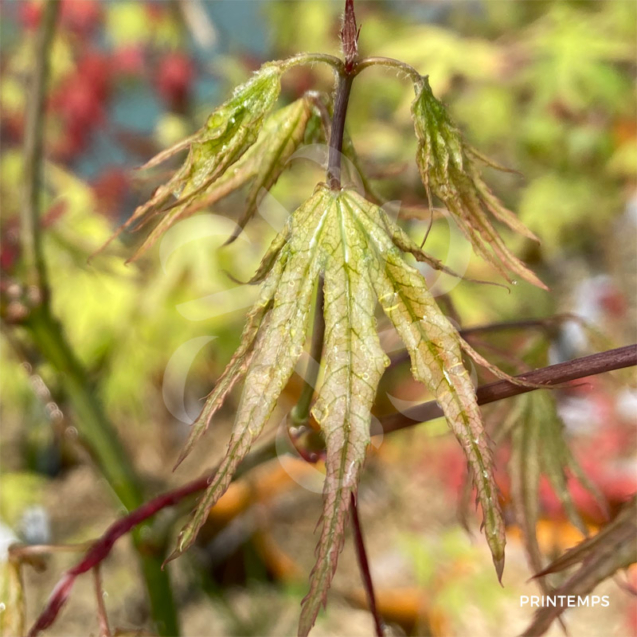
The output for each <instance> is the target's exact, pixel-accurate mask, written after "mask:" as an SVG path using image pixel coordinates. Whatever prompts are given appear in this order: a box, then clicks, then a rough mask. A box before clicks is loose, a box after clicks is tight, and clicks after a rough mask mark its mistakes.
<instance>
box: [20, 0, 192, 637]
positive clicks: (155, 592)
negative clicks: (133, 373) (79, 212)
mask: <svg viewBox="0 0 637 637" xmlns="http://www.w3.org/2000/svg"><path fill="white" fill-rule="evenodd" d="M59 12H60V1H59V0H47V2H46V4H45V6H44V12H43V16H42V20H41V22H40V26H39V28H38V33H37V35H36V40H35V52H34V60H35V61H34V67H33V74H32V77H31V84H30V87H29V88H30V90H29V100H28V101H27V112H26V116H25V135H24V137H25V140H24V173H23V179H24V181H23V184H22V185H23V206H22V211H21V232H20V236H21V241H22V260H23V265H24V269H25V279H26V283H27V286H28V298H29V299H30V304H31V305H32V308H31V312H30V314H29V316H28V318H27V319H26V320H25V322H24V326H25V328H26V329H27V330H28V332H29V334H30V336H31V339H32V341H33V343H34V345H35V346H36V348H37V349H38V351H39V353H40V355H41V356H42V357H43V358H44V359H45V360H47V361H48V362H49V363H50V364H51V366H52V367H53V368H54V369H55V371H56V372H57V374H58V376H59V378H60V382H61V383H62V386H63V388H64V390H65V392H66V394H67V396H68V397H69V399H70V402H71V404H72V405H73V409H74V411H75V422H76V423H77V429H78V433H79V435H80V436H81V438H82V440H83V442H84V443H85V444H86V447H87V448H88V449H89V451H90V453H91V454H92V455H93V457H94V458H95V460H96V463H97V465H98V466H99V468H100V470H101V471H102V473H103V475H104V477H105V478H106V480H107V481H108V483H109V484H110V485H111V487H112V489H113V491H114V492H115V494H116V495H117V497H118V498H119V500H120V501H121V502H122V504H123V505H124V506H125V507H126V508H127V509H128V510H133V509H136V508H138V507H139V506H140V505H141V504H143V501H144V497H143V492H142V488H141V485H140V483H139V481H138V478H137V476H136V475H135V472H134V470H133V467H132V465H131V463H130V460H129V458H128V456H127V454H126V451H125V450H124V447H123V446H122V445H121V443H120V441H119V438H118V436H117V431H116V429H115V428H114V427H113V425H112V424H111V423H110V421H109V420H108V418H107V417H106V415H105V412H104V409H103V407H102V406H101V405H100V404H99V401H98V400H97V398H96V396H95V393H94V391H93V388H92V387H90V385H89V383H88V376H87V373H86V370H85V369H84V368H83V366H82V364H81V362H80V361H79V360H78V358H77V357H76V355H75V353H74V352H73V350H72V348H71V346H70V345H69V343H68V342H67V340H66V338H65V336H64V331H63V328H62V325H61V324H60V322H59V321H58V320H57V319H56V318H55V316H54V315H53V313H52V311H51V309H50V308H51V304H50V299H51V290H50V288H49V281H48V276H47V268H46V261H45V257H44V249H43V235H42V224H41V193H42V182H43V155H44V130H45V115H46V111H45V102H46V94H47V86H48V80H49V71H50V64H51V55H52V47H53V41H54V38H55V28H56V24H57V18H58V15H59ZM149 531H150V529H144V528H142V527H140V528H138V529H135V531H134V533H133V542H134V544H135V547H136V549H137V552H138V554H139V559H140V562H141V569H142V573H143V576H144V580H145V582H146V588H147V590H148V596H149V602H150V608H151V616H152V618H153V620H154V622H155V624H156V627H157V630H158V631H159V634H160V635H162V636H166V637H175V636H176V635H178V634H179V626H178V620H177V613H176V608H175V603H174V600H173V595H172V589H171V587H170V580H169V577H168V573H167V572H163V571H162V570H161V564H162V562H163V557H164V550H163V549H164V547H163V546H162V542H161V541H158V542H156V543H155V546H151V545H150V542H149V540H148V536H149Z"/></svg>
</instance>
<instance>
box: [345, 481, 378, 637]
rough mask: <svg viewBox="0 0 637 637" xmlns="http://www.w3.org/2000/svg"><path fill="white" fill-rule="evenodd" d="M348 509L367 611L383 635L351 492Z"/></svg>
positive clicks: (353, 496)
mask: <svg viewBox="0 0 637 637" xmlns="http://www.w3.org/2000/svg"><path fill="white" fill-rule="evenodd" d="M350 511H351V512H352V523H353V527H354V545H355V546H356V557H357V558H358V567H359V569H360V572H361V577H362V579H363V585H364V587H365V594H366V595H367V605H368V606H369V612H370V613H371V614H372V617H373V618H374V628H375V629H376V637H383V635H384V634H385V633H384V631H383V620H382V619H381V617H380V615H379V614H378V607H377V605H376V594H375V593H374V582H373V581H372V573H371V571H370V569H369V560H368V559H367V551H366V549H365V540H364V538H363V529H362V527H361V521H360V518H359V517H358V504H357V502H356V496H355V495H354V494H353V493H352V494H351V502H350Z"/></svg>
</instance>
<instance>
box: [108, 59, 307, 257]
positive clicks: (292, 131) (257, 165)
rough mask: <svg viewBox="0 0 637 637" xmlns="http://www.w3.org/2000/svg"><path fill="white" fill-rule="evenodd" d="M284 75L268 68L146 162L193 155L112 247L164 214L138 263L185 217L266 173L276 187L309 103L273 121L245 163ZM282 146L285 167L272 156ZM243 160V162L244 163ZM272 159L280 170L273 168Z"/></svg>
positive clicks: (277, 66)
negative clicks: (194, 130)
mask: <svg viewBox="0 0 637 637" xmlns="http://www.w3.org/2000/svg"><path fill="white" fill-rule="evenodd" d="M283 70H284V69H283V67H282V65H281V64H280V63H268V64H264V65H263V66H262V67H261V69H259V71H257V72H256V73H255V74H254V75H253V76H252V78H250V80H249V81H248V82H246V83H245V84H242V85H241V86H238V87H237V88H236V89H235V91H234V94H233V96H232V97H231V98H230V99H229V100H228V101H227V102H225V103H224V104H222V105H221V106H219V108H217V109H216V110H215V111H214V112H213V113H212V114H211V115H210V116H209V117H208V120H207V122H206V124H205V125H204V126H203V128H201V129H200V130H199V131H198V132H197V133H195V134H194V135H192V136H191V137H189V138H187V139H186V140H184V141H182V142H180V143H179V144H176V145H175V146H173V147H171V148H169V149H167V150H165V151H162V152H161V153H159V154H158V155H156V156H155V157H153V158H152V159H151V160H150V161H149V162H148V163H146V164H145V165H144V166H143V167H142V168H152V167H154V166H156V165H158V164H160V163H162V162H163V161H165V160H166V159H169V158H170V157H172V156H173V155H176V154H177V153H179V152H181V151H183V150H186V149H188V156H187V157H186V161H185V162H184V164H183V165H182V166H181V168H180V169H179V170H177V172H176V173H175V174H174V175H173V176H172V178H171V179H170V180H169V181H168V182H167V183H166V184H164V185H162V186H160V187H159V188H157V190H156V191H155V192H154V194H153V196H152V197H151V198H150V199H149V200H148V201H147V202H146V203H144V204H143V205H141V206H139V207H138V208H137V209H136V210H135V212H134V213H133V215H132V216H131V218H130V219H128V221H126V223H125V224H123V225H122V226H121V227H120V228H119V229H118V230H117V232H116V233H115V234H114V235H113V237H111V239H110V240H109V242H110V241H112V240H113V239H114V238H115V237H117V236H118V235H119V234H120V233H121V232H122V231H123V230H125V229H127V228H129V227H131V226H133V225H134V224H139V225H142V224H145V223H147V222H148V221H149V220H150V219H151V218H152V217H154V216H156V215H157V214H160V213H163V215H164V216H163V219H162V220H161V222H160V224H159V226H158V228H156V229H155V230H154V231H153V233H152V234H151V235H150V237H148V238H147V240H146V241H145V242H144V243H143V245H142V246H141V247H140V248H139V250H138V251H137V253H136V254H135V255H134V256H133V258H132V259H131V260H133V259H135V258H137V257H138V256H140V255H141V254H142V253H143V252H144V251H145V250H146V249H148V247H150V246H151V245H152V244H153V243H154V242H155V241H156V239H157V238H158V237H159V236H160V235H161V233H162V232H164V231H165V230H167V229H168V228H169V227H170V226H171V225H172V224H173V223H175V222H176V221H177V220H178V219H179V218H181V217H183V216H185V215H186V214H191V213H192V212H195V211H196V210H200V209H201V208H202V207H204V206H208V205H211V204H213V203H215V202H216V201H218V200H219V199H221V198H223V197H225V196H226V195H228V194H229V193H230V192H232V191H233V190H236V189H237V188H239V187H241V186H242V185H243V184H245V183H246V182H247V181H249V180H251V179H254V178H255V177H257V178H258V176H259V175H260V174H261V173H262V171H263V170H266V171H267V172H266V176H265V178H262V180H261V181H262V182H263V184H264V185H266V187H268V186H271V185H272V184H273V183H274V182H275V181H276V179H277V177H278V174H279V173H280V171H281V170H282V167H281V164H285V160H286V159H287V157H288V156H289V154H291V153H290V148H292V152H293V151H294V147H295V146H294V144H295V143H298V141H299V140H300V139H302V136H303V131H304V127H305V125H306V124H307V121H308V118H309V114H310V110H311V109H310V105H309V101H308V100H307V99H301V100H299V101H298V102H296V103H295V104H292V105H290V106H288V107H287V109H283V110H282V111H279V112H278V113H277V114H276V115H275V116H274V117H272V118H270V120H269V126H268V127H267V129H266V130H265V131H264V132H265V137H264V139H262V140H261V141H262V143H261V144H259V145H258V150H257V151H256V152H254V153H252V155H251V156H249V157H247V158H244V157H245V155H244V154H245V153H246V151H248V150H249V149H251V147H254V145H255V143H256V142H257V139H258V138H259V133H260V132H261V130H262V128H266V127H265V126H264V119H265V117H266V115H267V113H268V112H269V111H270V110H271V109H272V107H273V106H274V104H275V102H276V100H277V98H278V96H279V92H280V90H281V75H282V73H283ZM288 120H289V121H288ZM297 129H298V130H297ZM299 131H300V132H299ZM281 138H282V139H283V143H282V144H281V143H280V139H281ZM295 140H296V141H295ZM277 144H279V145H280V146H282V147H281V149H280V153H279V154H280V157H281V159H282V161H281V162H279V163H277V159H278V157H277V151H274V155H275V156H274V157H272V149H273V148H274V147H276V146H277ZM268 153H269V156H268ZM242 158H243V161H242V162H241V163H239V162H240V161H241V159H242ZM272 159H274V165H270V166H267V164H268V161H270V162H272ZM231 166H234V169H233V170H229V168H230V167H231ZM277 171H278V172H277ZM257 180H258V179H257Z"/></svg>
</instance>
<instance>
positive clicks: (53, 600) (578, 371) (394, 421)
mask: <svg viewBox="0 0 637 637" xmlns="http://www.w3.org/2000/svg"><path fill="white" fill-rule="evenodd" d="M634 365H637V345H628V346H626V347H620V348H618V349H613V350H609V351H607V352H602V353H600V354H593V355H592V356H585V357H583V358H577V359H575V360H572V361H568V362H566V363H558V364H557V365H550V366H548V367H543V368H542V369H536V370H534V371H532V372H527V373H525V374H521V375H520V376H517V378H521V379H524V380H527V381H529V382H531V383H534V384H541V385H546V387H547V388H549V387H551V386H554V385H561V384H562V383H566V382H569V381H572V380H577V379H580V378H585V377H587V376H593V375H596V374H602V373H605V372H610V371H613V370H617V369H623V368H625V367H631V366H634ZM535 389H536V388H534V387H526V386H520V385H514V384H513V383H510V382H508V381H497V382H495V383H490V384H488V385H483V386H481V387H478V389H477V397H478V404H480V405H486V404H488V403H492V402H495V401H497V400H503V399H505V398H510V397H512V396H516V395H518V394H524V393H526V392H530V391H534V390H535ZM440 416H442V411H441V410H440V407H439V406H438V405H437V403H436V402H434V401H431V402H428V403H424V404H422V405H418V406H416V407H412V408H411V409H408V410H406V411H405V412H404V413H398V414H392V415H390V416H385V417H384V418H382V419H381V424H382V426H383V433H385V434H386V433H390V432H392V431H399V430H400V429H406V428H407V427H413V426H414V425H416V424H418V423H421V422H426V421H428V420H433V419H434V418H439V417H440ZM273 457H276V447H275V444H274V443H272V444H270V445H266V446H265V447H263V448H261V449H260V450H258V451H255V452H253V453H251V454H250V455H249V456H248V457H247V458H246V459H245V460H244V462H243V463H242V465H241V467H240V470H239V471H238V472H237V475H236V476H235V477H239V476H240V475H243V474H245V473H246V472H247V471H248V470H250V469H251V468H253V467H255V466H257V465H259V464H261V463H262V462H265V461H266V460H269V459H271V458H273ZM211 475H214V472H213V473H212V474H211ZM209 480H210V475H207V476H204V477H202V478H199V479H198V480H195V481H194V482H190V483H188V484H186V485H184V486H183V487H180V488H179V489H176V490H175V491H169V492H168V493H164V494H163V495H160V496H158V497H156V498H154V499H153V500H150V501H149V502H147V503H146V504H144V505H142V506H141V507H139V508H138V509H135V510H134V511H132V512H131V513H130V514H129V515H127V516H125V517H123V518H121V519H119V520H117V521H116V522H114V523H113V524H112V525H111V526H110V527H109V528H108V529H107V530H106V532H105V533H104V535H103V536H102V537H101V538H99V539H98V540H97V541H96V542H95V543H94V544H93V546H92V547H91V548H90V549H89V551H88V552H87V553H86V555H85V556H84V559H83V560H82V561H81V562H79V563H78V564H77V565H76V566H74V567H73V568H72V569H70V570H68V571H67V572H66V573H65V574H64V575H63V576H62V578H61V580H60V581H59V582H58V584H57V586H56V587H55V588H54V590H53V592H52V593H51V596H50V597H49V601H48V602H47V605H46V607H45V609H44V610H43V611H42V613H41V615H40V616H39V617H38V619H37V621H36V623H35V624H34V625H33V627H32V628H31V630H30V631H29V637H34V636H35V635H37V634H38V633H39V632H40V631H42V630H44V629H45V628H48V627H49V626H50V625H51V624H52V623H53V622H54V621H55V618H56V617H57V615H58V613H59V611H60V609H61V608H62V606H63V605H64V603H65V602H66V600H67V598H68V596H69V593H70V592H71V588H72V586H73V583H74V580H75V578H76V577H77V576H78V575H81V574H82V573H86V572H87V571H89V570H90V569H92V568H94V567H95V566H97V565H98V564H100V563H101V562H102V561H103V560H104V559H105V558H106V557H107V556H108V554H109V553H110V551H111V549H112V547H113V545H114V544H115V542H116V541H117V540H118V539H119V538H120V537H122V536H123V535H125V534H126V533H128V532H129V531H130V530H131V529H133V528H134V527H135V526H136V525H138V524H140V523H141V522H144V521H145V520H147V519H148V518H150V517H151V516H153V515H155V513H157V512H158V511H160V510H162V509H164V508H166V507H169V506H173V505H175V504H177V503H178V502H180V501H181V500H183V499H184V498H186V497H188V496H189V495H192V494H195V493H197V492H199V491H203V490H204V489H205V488H206V487H207V486H208V484H209Z"/></svg>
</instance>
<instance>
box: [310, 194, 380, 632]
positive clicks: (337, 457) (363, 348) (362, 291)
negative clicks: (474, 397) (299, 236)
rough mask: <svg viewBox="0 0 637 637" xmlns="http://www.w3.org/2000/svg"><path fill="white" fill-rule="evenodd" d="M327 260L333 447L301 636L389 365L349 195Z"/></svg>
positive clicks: (333, 551) (340, 200)
mask: <svg viewBox="0 0 637 637" xmlns="http://www.w3.org/2000/svg"><path fill="white" fill-rule="evenodd" d="M322 245H323V250H324V251H325V253H326V266H325V274H324V277H325V284H324V287H325V310H324V313H325V345H324V351H325V352H326V354H325V378H324V380H323V383H322V385H321V388H320V392H319V399H318V401H317V403H316V405H315V406H314V408H313V410H312V414H313V416H314V418H315V419H316V421H317V422H318V423H319V425H320V427H321V431H322V432H323V435H324V437H325V443H326V447H327V456H326V470H327V475H326V478H325V487H324V498H325V504H324V509H323V524H322V530H321V537H320V540H319V544H318V548H317V561H316V566H315V567H314V569H313V571H312V575H311V577H310V590H309V593H308V594H307V596H306V597H305V599H304V600H303V610H302V613H301V620H300V625H299V635H303V636H304V635H307V634H308V632H309V631H310V629H311V628H312V626H313V624H314V621H315V620H316V616H317V614H318V611H319V609H320V606H321V604H323V603H325V598H326V595H327V590H328V588H329V586H330V582H331V580H332V577H333V575H334V572H335V570H336V564H337V560H338V555H339V553H340V550H341V548H342V545H343V537H344V532H345V524H346V522H347V514H348V511H349V506H350V496H351V494H352V493H354V494H355V493H356V489H357V485H358V479H359V473H360V469H361V466H362V464H363V461H364V459H365V450H366V448H367V445H368V444H369V440H370V432H369V427H370V418H371V408H372V404H373V403H374V399H375V397H376V389H377V387H378V383H379V381H380V378H381V376H382V374H383V371H384V369H385V367H386V366H387V364H388V363H389V360H388V358H387V357H386V356H385V354H384V352H383V350H382V349H381V347H380V342H379V339H378V335H377V333H376V323H375V319H374V309H375V307H376V296H375V294H374V288H373V286H372V282H371V280H370V271H369V269H368V267H367V265H366V261H367V255H368V254H369V251H370V250H371V247H370V246H369V244H368V241H367V237H366V234H365V233H364V232H362V231H361V228H360V225H359V224H358V222H357V220H356V217H355V214H354V212H353V211H352V209H351V207H350V205H349V201H348V199H347V198H346V197H345V196H338V197H335V198H334V199H333V203H332V205H331V207H330V209H329V216H328V218H327V219H326V222H325V232H324V236H323V240H322Z"/></svg>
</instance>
